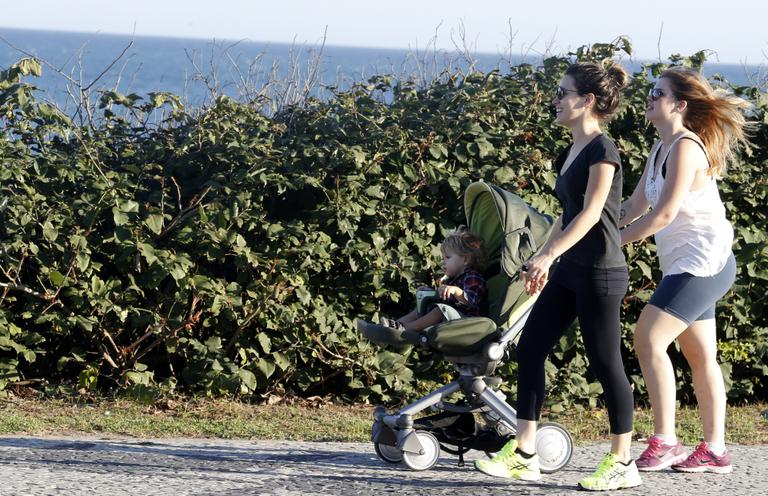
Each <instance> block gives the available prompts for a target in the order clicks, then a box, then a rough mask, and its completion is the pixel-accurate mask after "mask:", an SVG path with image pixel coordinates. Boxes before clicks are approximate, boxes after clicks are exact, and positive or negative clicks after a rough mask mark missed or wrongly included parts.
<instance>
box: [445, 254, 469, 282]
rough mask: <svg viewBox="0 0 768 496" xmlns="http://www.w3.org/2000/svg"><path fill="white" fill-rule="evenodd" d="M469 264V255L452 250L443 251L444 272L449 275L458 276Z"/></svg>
mask: <svg viewBox="0 0 768 496" xmlns="http://www.w3.org/2000/svg"><path fill="white" fill-rule="evenodd" d="M466 265H467V257H465V256H462V255H459V254H458V253H453V252H452V251H450V250H448V251H444V252H443V272H445V275H446V276H448V277H456V276H457V275H459V274H461V273H462V271H463V270H464V267H466Z"/></svg>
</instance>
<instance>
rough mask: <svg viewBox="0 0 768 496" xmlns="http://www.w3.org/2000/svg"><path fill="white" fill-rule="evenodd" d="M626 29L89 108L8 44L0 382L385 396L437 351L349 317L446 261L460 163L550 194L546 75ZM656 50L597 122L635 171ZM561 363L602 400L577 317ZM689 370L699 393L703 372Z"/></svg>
mask: <svg viewBox="0 0 768 496" xmlns="http://www.w3.org/2000/svg"><path fill="white" fill-rule="evenodd" d="M621 50H623V51H625V52H627V53H629V51H630V47H629V44H628V43H626V41H625V40H620V41H619V43H618V45H606V44H600V45H593V46H591V47H583V48H581V49H579V50H578V51H577V52H576V53H573V54H568V55H567V56H563V57H552V58H548V59H546V60H544V61H543V63H542V64H541V65H540V66H533V65H528V64H523V65H520V66H517V67H513V68H512V69H511V71H510V72H509V73H508V74H504V75H502V74H499V73H497V72H490V73H471V74H468V75H461V74H457V73H446V74H443V75H441V76H440V77H439V78H438V79H436V80H435V81H433V82H432V83H431V84H429V85H428V86H426V87H419V86H417V85H416V84H415V83H412V82H407V81H395V80H393V79H392V78H390V77H389V76H386V75H380V76H376V77H374V78H372V79H370V80H369V81H368V82H366V83H365V84H359V85H356V86H354V87H353V88H351V89H350V90H348V91H339V92H338V93H336V94H335V96H334V97H333V98H331V99H329V100H327V101H318V100H312V99H309V100H307V101H306V102H305V103H304V104H303V105H301V106H297V107H294V108H290V109H287V110H284V111H282V112H280V113H278V114H276V115H274V116H265V115H264V114H263V113H262V112H260V111H259V109H260V108H262V104H263V102H258V101H254V102H238V101H234V100H232V99H229V98H226V97H222V98H219V99H218V100H216V102H215V103H214V104H213V105H212V106H210V107H208V108H199V109H185V108H184V107H183V105H182V104H181V103H180V101H179V99H178V98H177V97H175V96H173V95H169V94H165V93H153V94H149V95H147V96H143V97H142V96H138V95H121V94H118V93H115V92H105V93H103V94H102V96H101V100H100V102H99V105H98V108H97V109H96V110H95V112H96V115H95V120H94V121H93V122H96V123H97V124H93V125H81V124H75V123H74V122H73V121H72V120H70V118H69V117H67V116H66V115H64V114H62V113H61V112H60V111H58V110H57V109H56V108H54V107H53V106H51V105H49V104H47V103H44V102H43V101H41V100H40V99H39V95H38V93H37V92H36V90H35V88H34V86H33V83H34V80H33V79H30V77H29V76H31V75H37V74H39V72H40V66H39V64H38V63H37V62H36V61H34V60H31V59H24V60H21V61H19V62H18V63H17V64H15V65H14V66H13V67H11V68H9V69H8V70H6V71H4V72H2V73H0V119H1V120H2V124H0V125H1V126H2V135H1V137H0V157H2V160H3V163H2V167H0V188H2V189H1V194H0V236H2V247H1V248H0V250H2V251H1V252H0V270H1V271H2V273H0V370H2V373H0V389H2V388H10V387H14V386H18V385H20V384H23V385H32V386H36V387H39V388H41V389H52V388H56V389H58V390H61V389H65V390H71V391H78V390H79V391H80V392H81V393H83V392H86V393H87V392H89V391H94V390H100V391H114V390H117V391H123V392H128V393H130V394H136V395H141V396H148V397H152V396H154V395H158V394H163V393H164V392H167V391H173V390H180V391H182V392H194V393H205V394H210V395H219V394H241V395H256V397H257V398H258V397H262V396H263V395H268V394H289V393H295V394H300V395H318V394H329V393H330V394H333V395H336V396H339V397H343V398H345V399H347V400H364V401H396V400H399V399H403V398H405V397H412V396H414V395H415V394H418V393H421V392H424V391H425V390H427V389H429V388H431V387H434V386H435V385H436V384H438V383H440V382H443V381H445V380H447V378H448V377H450V370H449V368H448V367H447V366H446V364H444V363H442V362H441V361H440V360H435V359H434V357H432V356H429V355H421V356H419V355H417V354H413V355H409V356H402V355H399V354H396V353H392V352H389V351H386V350H382V349H380V348H377V347H376V346H373V345H371V344H369V343H367V342H365V341H363V340H361V338H360V336H359V335H358V334H357V332H356V331H355V327H354V325H353V322H354V319H355V318H356V317H364V318H377V317H378V315H379V312H383V313H385V314H388V315H394V314H398V313H400V312H405V311H407V310H408V309H409V308H410V306H411V305H412V304H413V298H412V296H411V293H412V290H413V288H414V287H415V286H416V285H418V284H421V283H425V282H427V283H428V282H430V281H431V280H433V278H434V277H435V276H436V275H437V274H438V270H439V265H438V263H437V262H438V254H439V253H438V252H437V250H436V245H437V243H438V242H439V241H440V240H441V238H442V236H443V235H444V233H445V232H446V231H447V230H449V229H451V228H453V227H454V226H456V225H457V224H460V223H462V222H463V212H462V210H461V193H462V191H463V189H464V188H465V187H466V185H467V184H469V183H470V182H472V181H475V180H478V179H483V180H486V181H489V182H493V183H496V184H499V185H501V186H502V187H505V188H507V189H509V190H512V191H515V192H517V193H518V194H520V195H521V196H522V197H523V198H524V199H526V200H527V201H529V202H530V203H531V204H533V205H534V206H535V207H537V208H539V209H541V210H543V211H546V212H549V213H552V214H557V211H558V206H557V203H556V200H555V198H554V195H553V185H554V173H553V171H552V168H551V162H550V161H551V159H552V158H553V157H554V155H555V153H556V152H557V151H558V150H559V149H561V148H562V147H563V146H565V145H566V143H567V138H568V137H567V135H566V133H565V132H564V130H563V129H561V128H558V127H556V126H554V125H553V123H552V120H553V112H552V107H551V98H552V95H553V90H554V88H555V87H556V85H557V84H558V81H559V79H560V77H561V76H562V74H563V71H564V69H565V68H566V67H567V65H568V63H569V62H570V61H572V60H574V59H581V60H602V59H604V58H606V57H611V56H614V55H615V54H616V52H618V51H621ZM703 60H704V59H703V56H702V54H696V55H695V56H693V57H689V58H681V57H677V56H675V57H672V58H671V59H670V63H674V64H677V63H683V64H688V65H693V66H700V65H701V64H702V63H703ZM664 67H665V65H663V64H654V65H650V66H648V67H646V70H645V71H644V72H642V73H638V74H635V75H634V77H633V79H632V82H631V85H630V87H629V89H628V91H627V94H626V104H625V106H624V107H623V108H622V110H621V111H620V112H619V113H618V115H617V118H616V119H615V120H613V121H612V122H611V123H610V125H609V126H608V132H609V133H610V135H611V136H613V137H614V138H615V139H616V140H617V142H618V144H619V147H620V151H621V153H622V158H623V160H624V163H625V176H626V182H625V188H626V190H625V195H628V194H629V189H630V188H631V187H632V186H634V184H635V183H636V181H637V179H638V177H639V174H640V173H641V171H642V167H643V164H644V160H645V156H646V154H647V153H648V149H649V146H650V145H651V144H652V141H653V139H654V131H653V129H652V128H651V127H650V126H649V125H647V123H646V122H645V121H644V119H643V108H644V101H645V95H646V93H647V90H648V88H649V87H650V85H651V84H652V81H653V78H654V76H655V75H658V74H659V72H660V71H661V70H662V69H663V68H664ZM733 90H734V91H735V92H736V93H737V94H740V95H742V96H744V97H745V98H748V99H750V100H752V101H754V103H755V109H754V115H753V116H752V118H753V119H754V120H756V121H757V122H758V123H759V128H758V130H757V132H756V135H755V136H754V138H753V141H754V143H755V144H756V146H755V148H754V149H753V150H751V151H748V152H745V153H744V154H743V156H741V157H740V160H739V163H738V164H737V165H736V166H735V167H733V169H732V173H731V175H730V176H729V177H728V179H727V180H726V181H724V183H723V188H722V191H723V196H724V198H725V201H726V203H727V206H728V210H729V212H730V218H731V220H732V221H733V222H734V224H735V227H736V232H737V236H736V239H737V240H736V244H735V251H736V256H737V260H738V266H739V272H738V280H737V283H736V285H735V287H734V289H733V291H732V293H731V294H730V295H729V297H728V298H726V299H725V300H723V302H722V305H721V306H720V307H719V315H718V316H719V332H720V337H721V341H720V345H719V347H720V357H721V359H722V362H723V370H724V372H725V374H726V377H727V384H728V388H729V395H730V397H731V398H732V399H733V400H736V401H756V400H764V399H765V398H766V386H768V381H767V380H766V372H768V370H766V365H765V362H766V360H765V358H766V354H767V353H768V336H767V335H766V329H768V325H766V317H765V314H766V312H765V308H764V307H765V301H766V300H765V294H766V291H765V280H766V278H767V276H768V267H766V262H765V260H766V257H765V255H766V243H765V241H766V233H765V226H766V214H767V213H768V202H767V201H766V179H765V174H764V169H765V164H766V153H767V150H766V143H767V142H768V141H767V139H768V126H767V125H766V120H767V118H766V109H767V108H768V99H766V96H765V94H763V93H760V92H759V91H758V89H757V88H754V87H739V88H733ZM627 255H628V260H629V262H630V270H631V288H630V293H629V295H628V297H627V298H626V302H625V305H624V310H623V321H624V323H625V324H624V329H623V332H624V336H625V338H624V342H625V345H626V355H625V361H626V365H627V370H628V372H629V374H630V375H631V378H632V381H633V383H634V384H635V386H636V392H637V393H638V397H639V398H641V399H642V398H644V396H645V392H644V388H643V382H642V378H641V374H640V370H639V367H638V364H637V360H636V358H635V357H634V355H633V354H632V347H631V332H632V325H633V323H634V322H635V321H636V319H637V316H638V314H639V311H640V309H641V308H642V306H643V304H644V303H645V302H646V301H647V299H648V297H649V295H650V293H651V292H652V290H653V287H654V286H653V285H654V282H653V281H654V280H656V279H657V278H658V273H657V269H656V263H655V261H654V258H653V245H652V244H650V243H647V244H639V245H636V246H635V247H632V248H629V249H628V251H627ZM674 358H675V361H676V363H678V364H681V363H683V361H682V359H681V357H680V356H679V353H675V357H674ZM550 365H551V366H550V367H549V368H548V376H549V380H550V389H551V394H550V401H551V405H550V406H552V407H553V408H554V409H558V408H561V407H564V406H565V405H567V404H570V403H573V402H575V403H579V404H589V403H592V404H594V403H595V401H596V398H597V393H598V392H599V389H600V388H599V385H597V384H596V383H595V382H594V378H592V377H591V376H590V375H589V374H588V373H587V371H586V365H585V361H584V358H583V347H582V345H581V341H580V338H578V335H577V334H575V333H571V334H569V335H568V336H566V337H564V338H563V339H562V340H561V342H560V345H559V346H558V348H557V349H556V350H555V353H554V354H553V356H552V359H551V363H550ZM514 369H515V364H514V362H511V363H509V364H506V365H505V366H504V368H503V369H502V373H503V374H504V375H505V376H507V377H509V378H513V377H514ZM680 370H687V368H686V367H681V368H680ZM679 381H680V385H679V387H680V389H681V390H682V391H683V393H684V394H683V398H684V399H686V400H689V401H690V400H692V394H691V388H690V384H691V381H690V377H688V375H687V373H683V374H682V375H681V376H680V377H679ZM508 387H509V388H510V390H512V391H514V380H511V381H509V385H508Z"/></svg>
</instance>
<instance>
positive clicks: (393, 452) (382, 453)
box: [373, 443, 403, 464]
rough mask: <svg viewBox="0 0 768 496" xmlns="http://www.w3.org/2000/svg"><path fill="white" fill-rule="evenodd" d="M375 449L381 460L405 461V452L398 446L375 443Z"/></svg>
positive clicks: (389, 461) (390, 461)
mask: <svg viewBox="0 0 768 496" xmlns="http://www.w3.org/2000/svg"><path fill="white" fill-rule="evenodd" d="M373 449H374V451H376V456H378V457H379V459H380V460H382V461H385V462H387V463H393V464H394V463H400V462H401V461H403V452H402V451H400V449H399V448H398V447H397V446H390V445H388V444H381V443H373Z"/></svg>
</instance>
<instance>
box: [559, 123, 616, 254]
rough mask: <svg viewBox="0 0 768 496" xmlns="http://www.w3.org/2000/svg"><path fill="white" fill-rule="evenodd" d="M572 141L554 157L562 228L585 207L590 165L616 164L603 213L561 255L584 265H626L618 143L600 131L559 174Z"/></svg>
mask: <svg viewBox="0 0 768 496" xmlns="http://www.w3.org/2000/svg"><path fill="white" fill-rule="evenodd" d="M571 146H573V145H569V146H568V147H567V148H566V149H565V150H563V151H562V152H561V153H560V155H559V156H558V157H557V160H555V169H556V170H557V182H556V183H555V193H556V194H557V198H558V199H559V200H560V204H561V205H562V207H563V228H565V227H566V226H567V225H568V224H569V223H570V222H571V221H572V220H573V218H574V217H576V216H577V215H578V214H579V212H581V211H582V209H583V208H584V193H585V192H586V190H587V180H588V179H589V171H590V167H591V166H593V165H595V164H597V163H600V162H610V163H612V164H616V172H615V173H614V174H613V182H612V183H611V191H610V193H609V194H608V199H607V200H606V202H605V206H604V207H603V211H602V212H601V213H600V221H599V222H598V223H597V224H595V225H594V226H593V227H592V229H590V230H589V232H587V234H586V235H585V236H584V237H583V238H582V239H580V240H579V242H578V243H576V244H575V245H573V246H572V247H571V248H570V249H569V250H568V251H566V252H565V253H563V255H562V257H561V259H562V260H563V261H564V262H566V263H574V264H577V265H580V266H582V267H592V268H611V267H622V266H625V265H626V261H625V260H624V253H623V252H622V251H621V236H620V234H619V210H620V209H621V185H622V174H621V158H620V157H619V151H618V150H617V149H616V145H614V144H613V141H611V140H610V139H609V138H608V137H607V136H605V135H604V134H601V135H599V136H597V137H595V139H593V140H592V141H591V142H590V143H589V144H588V145H587V146H585V147H584V149H583V150H582V151H581V152H580V153H579V154H578V155H577V156H576V158H575V159H574V160H573V162H572V163H571V165H570V166H568V169H566V171H565V174H562V175H560V169H562V167H563V165H564V162H565V160H566V158H567V157H568V152H569V150H570V149H571Z"/></svg>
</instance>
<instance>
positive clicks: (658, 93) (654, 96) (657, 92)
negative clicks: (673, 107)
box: [648, 88, 665, 102]
mask: <svg viewBox="0 0 768 496" xmlns="http://www.w3.org/2000/svg"><path fill="white" fill-rule="evenodd" d="M664 95H665V93H664V90H662V89H661V88H651V89H650V90H648V98H650V99H651V100H653V101H654V102H655V101H656V100H658V99H659V98H661V97H663V96H664Z"/></svg>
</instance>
